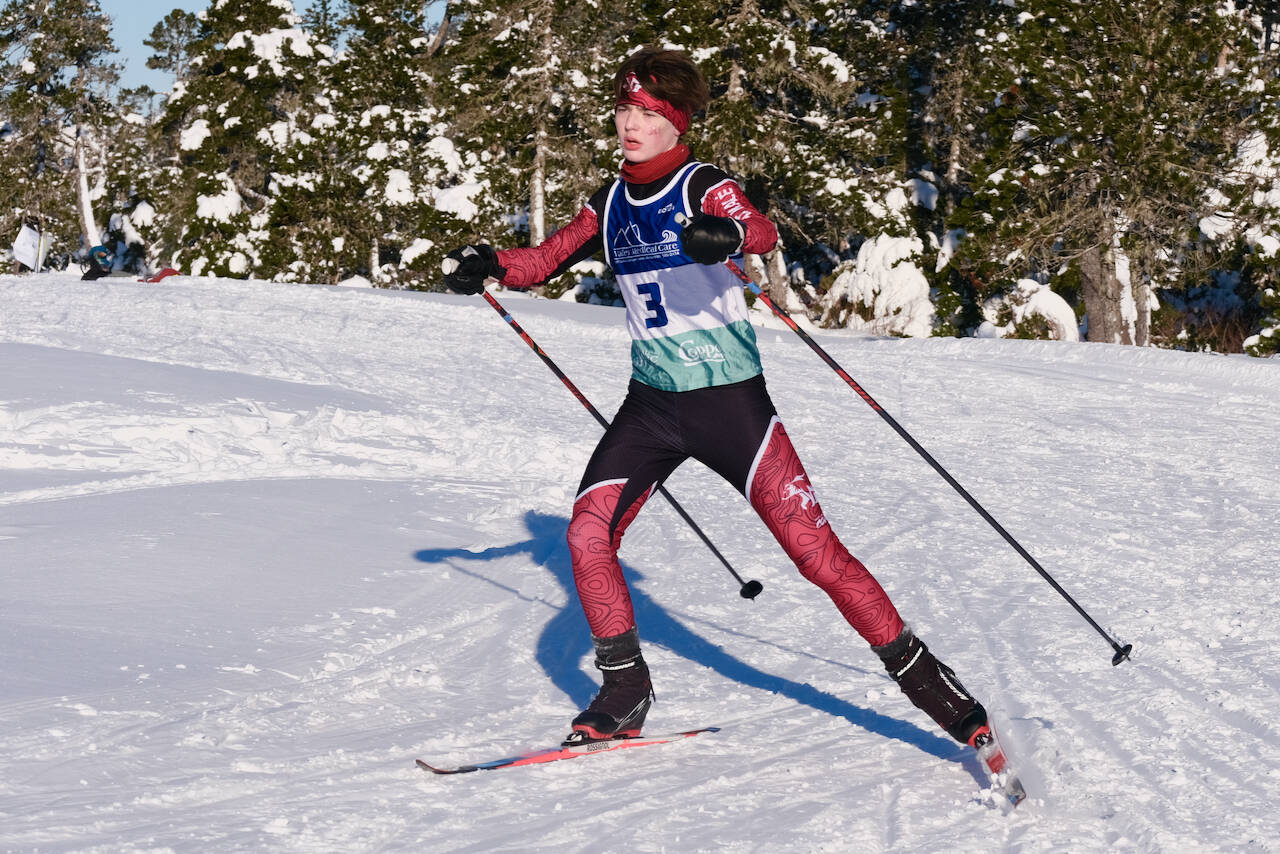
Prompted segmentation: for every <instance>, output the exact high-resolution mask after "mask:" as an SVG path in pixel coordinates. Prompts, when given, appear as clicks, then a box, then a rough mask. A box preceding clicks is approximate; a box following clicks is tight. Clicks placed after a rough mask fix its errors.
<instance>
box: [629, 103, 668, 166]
mask: <svg viewBox="0 0 1280 854" xmlns="http://www.w3.org/2000/svg"><path fill="white" fill-rule="evenodd" d="M613 121H614V124H616V125H617V126H618V144H619V145H621V146H622V156H623V157H625V158H626V159H627V161H628V162H630V163H644V162H645V161H647V160H652V159H653V158H655V157H657V156H658V155H659V154H662V153H663V152H664V151H670V150H671V149H673V148H675V147H676V143H678V142H679V141H680V132H679V131H677V130H676V126H675V125H673V124H672V123H671V122H670V120H668V119H667V118H666V117H665V116H662V115H659V114H658V113H655V112H654V111H653V110H646V109H645V108H644V107H642V106H640V105H639V104H619V105H618V106H617V108H615V109H614V111H613Z"/></svg>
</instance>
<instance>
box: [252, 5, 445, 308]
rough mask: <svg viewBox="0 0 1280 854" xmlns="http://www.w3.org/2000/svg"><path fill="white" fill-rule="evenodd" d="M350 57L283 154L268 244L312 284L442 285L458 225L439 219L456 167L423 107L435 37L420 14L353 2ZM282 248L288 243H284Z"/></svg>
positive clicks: (418, 9) (418, 8)
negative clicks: (441, 195)
mask: <svg viewBox="0 0 1280 854" xmlns="http://www.w3.org/2000/svg"><path fill="white" fill-rule="evenodd" d="M346 8H347V14H346V16H345V17H344V18H343V19H342V22H341V23H342V27H343V32H344V34H345V37H346V41H345V45H346V46H345V49H344V50H343V51H342V53H341V54H340V55H339V56H338V57H337V58H336V60H335V61H334V63H333V64H332V66H331V69H330V73H329V75H328V84H327V88H326V92H325V93H324V95H323V96H322V97H321V98H319V100H318V102H317V103H318V106H319V107H320V108H321V109H320V111H319V112H318V113H317V114H316V116H315V117H314V118H313V119H312V123H311V127H310V128H309V129H308V131H307V133H306V134H305V135H301V134H300V135H298V137H297V139H296V140H295V142H296V144H295V146H294V147H293V148H292V149H291V151H290V154H291V156H292V157H294V158H296V161H295V163H294V164H293V168H292V169H291V170H290V173H291V174H290V177H289V178H288V179H287V181H283V182H282V183H285V184H286V186H284V187H283V188H282V190H281V193H280V196H279V198H278V200H277V205H276V208H275V212H274V214H273V219H272V227H273V232H275V233H281V232H284V233H287V234H289V235H291V240H290V241H288V243H289V245H292V246H293V247H294V261H293V262H292V268H291V269H292V271H293V274H294V275H296V276H300V277H302V278H312V279H315V280H318V281H336V280H338V278H345V277H346V276H349V275H351V274H354V273H359V274H361V275H364V276H367V277H369V278H370V279H372V280H374V281H375V282H378V283H382V284H389V285H401V286H408V285H416V286H423V285H424V284H426V283H429V282H434V281H435V280H436V279H438V271H439V262H440V260H441V259H442V258H443V253H444V251H446V250H447V249H448V248H449V247H451V246H452V245H454V244H455V243H456V242H458V240H459V239H460V237H461V234H460V233H461V231H462V223H461V221H459V220H458V219H457V218H456V217H455V216H454V215H453V214H452V213H449V212H447V211H441V210H437V208H436V206H435V204H434V203H435V201H436V200H437V190H438V188H439V186H440V185H442V184H446V185H447V184H448V183H450V182H452V181H454V180H457V174H458V172H459V171H460V169H461V161H460V160H459V158H458V157H457V156H456V153H455V152H454V149H453V145H452V143H451V142H450V141H449V140H448V139H446V138H444V137H443V136H442V135H441V131H442V128H441V126H440V124H439V120H438V115H437V111H436V110H435V109H434V108H433V107H432V106H431V105H430V103H429V97H430V92H431V88H432V87H431V78H430V77H429V75H428V74H427V70H426V67H427V62H428V59H429V55H430V52H431V51H432V49H433V48H432V45H433V41H432V33H431V32H429V25H428V22H427V20H426V17H425V8H424V6H423V5H422V4H421V3H413V2H405V0H354V2H350V3H348V4H347V7H346ZM281 245H284V241H281Z"/></svg>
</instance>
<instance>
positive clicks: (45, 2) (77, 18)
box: [0, 0, 118, 252]
mask: <svg viewBox="0 0 1280 854" xmlns="http://www.w3.org/2000/svg"><path fill="white" fill-rule="evenodd" d="M114 52H115V47H114V45H113V44H112V41H111V34H110V21H109V19H108V18H107V17H106V16H105V15H103V14H102V11H101V9H100V8H99V6H98V3H97V2H96V0H8V2H5V3H4V4H3V6H0V121H2V122H3V127H4V131H3V133H0V176H3V178H2V179H0V206H2V208H3V210H5V211H6V216H7V217H8V216H12V217H14V219H12V220H6V224H5V226H4V228H5V231H9V232H16V230H17V221H18V220H19V219H21V218H22V216H24V215H26V216H33V217H36V218H38V219H40V220H42V222H43V226H44V228H45V231H46V233H48V234H50V235H51V236H52V237H53V238H54V240H55V241H56V243H57V244H58V245H59V246H60V247H61V248H62V251H63V252H66V251H69V250H74V249H75V248H76V247H77V246H80V247H81V248H82V249H85V250H87V249H88V248H89V247H92V246H94V245H96V244H97V243H98V241H99V239H100V233H99V230H98V224H97V218H96V216H95V214H94V211H93V208H92V201H93V199H92V196H93V191H94V188H95V187H96V185H97V184H98V183H99V182H100V180H101V177H102V156H101V155H102V130H103V128H104V126H105V125H106V124H107V123H108V121H109V119H110V117H111V116H112V114H113V111H112V109H111V103H110V100H109V98H108V90H109V87H110V86H111V85H112V84H113V83H114V82H115V80H116V79H117V76H118V73H117V68H116V66H115V65H113V64H112V63H111V62H110V60H109V58H110V56H111V55H112V54H113V53H114Z"/></svg>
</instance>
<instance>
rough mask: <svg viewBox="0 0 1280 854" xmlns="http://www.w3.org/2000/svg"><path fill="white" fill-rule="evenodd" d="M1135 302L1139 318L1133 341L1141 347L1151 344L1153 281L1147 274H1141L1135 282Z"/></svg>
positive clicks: (1135, 323) (1136, 322) (1135, 325)
mask: <svg viewBox="0 0 1280 854" xmlns="http://www.w3.org/2000/svg"><path fill="white" fill-rule="evenodd" d="M1132 287H1133V302H1134V305H1135V307H1136V308H1137V310H1138V312H1137V315H1138V316H1137V320H1136V321H1135V322H1134V329H1133V343H1134V344H1136V345H1137V346H1139V347H1149V346H1151V303H1152V301H1153V300H1152V299H1151V296H1152V294H1151V283H1150V282H1149V281H1148V279H1147V277H1146V276H1143V275H1140V276H1139V277H1138V280H1137V281H1136V282H1135V283H1134V284H1133V286H1132Z"/></svg>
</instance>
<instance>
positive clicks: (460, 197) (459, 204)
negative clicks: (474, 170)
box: [435, 181, 485, 222]
mask: <svg viewBox="0 0 1280 854" xmlns="http://www.w3.org/2000/svg"><path fill="white" fill-rule="evenodd" d="M484 188H485V185H484V183H483V182H476V181H468V182H465V183H462V184H458V185H457V186H454V187H445V188H444V189H441V190H437V191H436V199H435V206H436V210H438V211H440V212H441V213H451V214H453V215H454V216H456V217H457V218H458V219H461V220H464V221H467V222H470V221H471V220H473V219H475V218H476V214H477V213H479V211H480V207H479V205H477V204H476V203H475V202H474V201H472V199H473V198H474V197H475V196H476V195H477V194H478V193H480V192H482V191H483V190H484Z"/></svg>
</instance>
